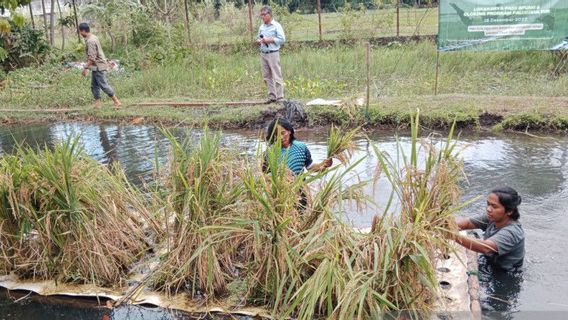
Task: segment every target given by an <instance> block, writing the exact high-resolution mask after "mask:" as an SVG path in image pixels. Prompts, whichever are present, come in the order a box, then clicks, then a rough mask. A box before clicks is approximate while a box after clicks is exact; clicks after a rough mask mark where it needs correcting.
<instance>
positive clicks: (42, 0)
mask: <svg viewBox="0 0 568 320" xmlns="http://www.w3.org/2000/svg"><path fill="white" fill-rule="evenodd" d="M41 11H42V13H43V30H44V31H45V37H46V38H48V39H49V32H48V30H47V12H46V11H45V0H41ZM49 42H50V43H51V39H50V40H49Z"/></svg>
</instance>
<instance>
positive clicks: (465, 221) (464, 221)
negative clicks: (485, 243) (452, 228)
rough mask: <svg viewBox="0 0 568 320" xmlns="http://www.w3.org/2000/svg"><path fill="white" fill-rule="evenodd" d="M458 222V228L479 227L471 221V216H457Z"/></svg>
mask: <svg viewBox="0 0 568 320" xmlns="http://www.w3.org/2000/svg"><path fill="white" fill-rule="evenodd" d="M456 224H457V225H458V229H459V230H460V231H461V230H472V229H477V227H476V226H475V225H474V224H473V223H472V222H471V219H469V218H456Z"/></svg>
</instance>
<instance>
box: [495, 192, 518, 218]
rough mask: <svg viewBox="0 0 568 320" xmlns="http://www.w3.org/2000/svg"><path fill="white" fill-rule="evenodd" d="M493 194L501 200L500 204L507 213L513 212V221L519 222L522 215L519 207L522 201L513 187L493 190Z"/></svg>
mask: <svg viewBox="0 0 568 320" xmlns="http://www.w3.org/2000/svg"><path fill="white" fill-rule="evenodd" d="M491 193H493V194H494V195H496V196H497V198H499V202H500V203H501V205H502V206H503V207H505V212H511V215H510V217H511V219H513V220H515V221H516V220H519V218H520V217H521V215H520V213H519V208H518V207H519V206H520V205H521V202H522V199H521V196H520V195H519V194H518V193H517V191H516V190H515V189H513V188H511V187H500V188H496V189H493V190H492V191H491Z"/></svg>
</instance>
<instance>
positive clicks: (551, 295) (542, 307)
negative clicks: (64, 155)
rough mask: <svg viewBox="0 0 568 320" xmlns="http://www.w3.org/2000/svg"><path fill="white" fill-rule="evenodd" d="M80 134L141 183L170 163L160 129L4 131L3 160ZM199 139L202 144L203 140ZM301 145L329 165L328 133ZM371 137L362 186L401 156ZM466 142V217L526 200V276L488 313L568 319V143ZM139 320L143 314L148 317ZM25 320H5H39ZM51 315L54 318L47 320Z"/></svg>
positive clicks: (503, 285)
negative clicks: (509, 191) (504, 188)
mask: <svg viewBox="0 0 568 320" xmlns="http://www.w3.org/2000/svg"><path fill="white" fill-rule="evenodd" d="M173 132H174V133H175V134H176V135H180V136H181V135H184V134H185V133H184V132H187V130H185V129H174V130H173ZM74 133H80V134H81V138H80V139H81V142H82V144H83V145H84V146H85V149H86V152H87V153H88V154H89V155H91V156H92V157H94V158H95V159H97V160H99V161H100V162H102V163H113V162H118V163H120V164H121V166H122V167H123V168H124V170H125V171H126V173H127V175H128V177H129V178H130V179H131V180H132V181H133V182H135V183H141V182H143V181H149V180H151V179H152V172H153V170H154V168H155V165H156V163H159V164H162V165H163V164H164V163H166V162H167V157H168V150H169V145H168V143H167V139H165V138H164V136H163V135H162V134H161V132H160V130H159V129H158V128H156V127H152V126H119V125H113V124H101V125H99V124H82V123H61V124H50V125H26V126H4V127H0V156H1V155H2V154H7V153H11V152H13V150H14V147H15V145H16V143H15V141H16V142H18V143H22V142H25V143H26V144H29V145H32V146H34V145H48V146H50V145H53V144H55V143H57V142H58V141H62V140H65V139H66V138H67V137H68V136H69V135H72V134H74ZM193 135H194V136H197V135H199V132H194V134H193ZM260 137H261V133H260V132H250V131H249V132H234V131H233V132H225V133H224V134H223V139H222V141H223V144H224V145H227V146H231V147H234V148H237V149H239V150H241V151H242V152H243V153H246V154H250V155H251V156H254V155H255V154H257V150H258V147H259V138H260ZM297 137H298V138H299V139H300V140H302V141H305V142H306V143H307V145H308V146H309V148H310V150H311V151H312V155H313V158H314V161H316V162H318V161H322V160H323V159H324V158H325V153H326V142H325V139H326V137H325V133H322V132H318V131H309V130H306V131H299V132H298V133H297ZM369 137H370V140H371V142H368V141H367V140H366V139H363V138H361V139H359V140H358V141H357V144H358V147H359V151H357V153H356V155H355V159H359V158H361V157H365V158H364V160H363V161H362V162H361V163H360V164H359V165H358V166H357V168H356V169H355V172H356V173H357V175H358V176H359V177H360V178H362V179H368V178H371V177H372V175H373V173H374V170H375V168H376V165H377V161H376V160H377V159H376V157H375V156H374V154H373V152H372V147H373V145H375V146H377V147H378V148H379V149H380V150H382V151H386V152H388V153H390V154H393V155H394V154H395V153H396V143H397V139H396V137H395V136H394V135H393V133H392V132H389V133H385V132H375V133H371V134H370V135H369ZM400 140H401V141H402V143H403V145H404V144H407V143H408V138H405V137H404V134H402V138H400ZM460 140H461V142H460V144H461V145H463V146H464V147H466V148H465V149H464V151H463V152H462V157H463V159H464V164H465V172H466V174H467V176H468V181H467V182H464V196H463V198H464V200H469V199H473V198H476V197H479V199H478V200H476V201H475V202H474V203H473V204H472V205H470V206H469V207H468V208H466V210H464V213H463V214H464V215H473V214H477V213H483V212H485V196H486V194H487V193H488V192H489V191H490V190H491V189H492V188H494V187H496V186H501V185H509V186H511V187H514V188H515V189H517V190H518V191H519V193H520V194H521V195H522V197H523V204H522V205H521V207H520V208H521V222H522V224H523V228H524V230H525V233H526V251H527V253H526V258H525V266H524V272H523V273H522V275H520V276H518V277H512V278H511V277H506V278H503V279H498V280H497V281H495V282H494V283H492V284H491V290H490V291H491V296H489V297H487V296H486V299H485V302H484V307H485V308H486V309H487V310H491V309H496V310H498V311H506V313H505V317H506V318H519V319H520V318H523V314H524V312H529V311H537V312H544V311H547V312H552V311H555V312H557V313H555V314H560V315H561V316H565V318H568V267H567V265H568V246H567V245H566V244H565V243H564V240H563V239H565V238H564V235H565V230H567V228H568V215H567V213H566V208H568V138H566V137H547V138H538V137H530V136H527V135H522V134H516V135H486V134H475V135H472V134H468V135H465V136H464V137H462V138H461V139H460ZM353 178H355V176H354V177H353ZM366 192H368V193H369V194H370V195H372V196H373V198H374V199H375V200H376V203H378V206H379V207H380V205H381V204H382V203H384V201H386V198H387V197H388V195H389V190H388V187H387V186H386V185H383V184H381V183H380V182H379V184H378V185H376V186H375V188H374V189H371V187H368V189H367V190H366ZM377 210H378V209H377V208H365V209H363V210H361V211H360V212H355V210H350V209H349V208H347V210H346V211H347V212H346V219H348V220H349V221H351V222H352V223H353V224H354V225H356V226H360V227H365V226H368V225H369V224H370V222H371V220H372V217H373V215H374V214H375V213H379V212H378V211H377ZM10 303H11V302H10V301H9V300H5V299H4V300H0V315H2V316H0V319H3V318H2V317H3V316H4V315H5V314H6V312H8V311H9V310H12V309H13V310H28V311H29V312H32V311H33V310H35V309H36V308H40V307H38V305H39V304H37V303H33V302H32V303H28V304H26V305H25V307H18V308H16V307H14V306H11V305H10ZM30 310H31V311H30ZM38 310H42V311H41V314H43V315H44V316H45V317H42V318H43V319H48V318H49V319H71V318H65V317H59V316H57V315H61V314H63V313H65V312H67V311H65V310H63V309H61V310H59V309H58V308H56V307H50V308H47V309H41V308H40V309H38ZM17 312H19V311H17ZM70 312H71V311H70ZM93 312H94V311H93ZM136 312H142V313H141V314H143V311H136ZM136 312H131V313H136ZM25 314H26V313H21V315H23V316H21V317H11V318H10V317H8V318H7V317H5V316H4V318H5V319H16V318H17V319H36V318H35V317H32V316H25ZM28 314H31V313H28ZM48 314H49V315H51V314H53V316H50V317H47V316H46V315H48ZM552 314H553V313H549V314H548V315H549V316H551V315H552ZM91 315H94V314H91ZM97 316H98V315H97ZM162 316H164V317H165V318H161V317H162ZM169 316H171V315H163V314H162V315H156V314H149V313H148V314H147V315H146V317H144V316H142V317H138V315H136V316H132V315H130V314H129V313H125V312H122V313H121V312H120V311H116V312H114V313H113V315H112V319H169V318H168V317H169ZM72 318H73V319H92V318H93V317H89V316H87V315H85V316H84V317H83V316H81V314H80V313H77V316H75V317H72ZM95 318H96V317H95Z"/></svg>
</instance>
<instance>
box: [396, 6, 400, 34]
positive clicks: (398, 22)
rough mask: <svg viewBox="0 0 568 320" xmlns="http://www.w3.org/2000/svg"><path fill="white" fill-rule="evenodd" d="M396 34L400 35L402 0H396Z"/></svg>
mask: <svg viewBox="0 0 568 320" xmlns="http://www.w3.org/2000/svg"><path fill="white" fill-rule="evenodd" d="M396 36H397V37H400V0H396Z"/></svg>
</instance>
